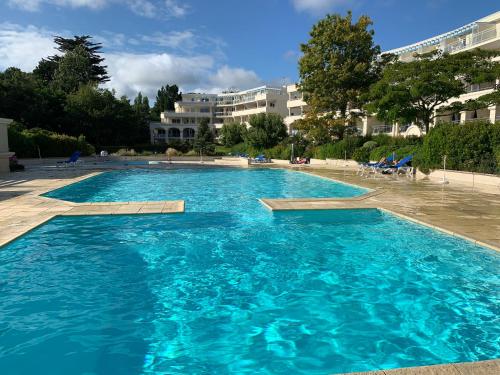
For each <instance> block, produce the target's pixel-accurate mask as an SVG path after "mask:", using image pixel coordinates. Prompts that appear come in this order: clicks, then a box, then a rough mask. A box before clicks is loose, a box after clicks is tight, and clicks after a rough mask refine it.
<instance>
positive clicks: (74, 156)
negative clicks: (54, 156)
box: [57, 151, 82, 167]
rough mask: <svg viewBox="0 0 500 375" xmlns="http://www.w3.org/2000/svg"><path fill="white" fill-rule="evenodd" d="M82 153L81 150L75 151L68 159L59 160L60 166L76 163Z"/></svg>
mask: <svg viewBox="0 0 500 375" xmlns="http://www.w3.org/2000/svg"><path fill="white" fill-rule="evenodd" d="M81 154H82V153H81V152H80V151H75V152H73V153H72V154H71V156H70V157H69V159H68V160H64V161H58V162H57V164H58V166H59V165H61V166H64V167H67V166H69V165H75V164H76V163H77V162H78V159H80V155H81Z"/></svg>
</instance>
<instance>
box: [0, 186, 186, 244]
mask: <svg viewBox="0 0 500 375" xmlns="http://www.w3.org/2000/svg"><path fill="white" fill-rule="evenodd" d="M32 200H33V201H32V202H31V204H33V203H35V202H34V201H36V202H37V203H36V204H34V205H33V206H31V207H33V208H21V207H19V206H17V207H16V208H15V209H13V210H12V215H11V216H10V217H9V218H8V219H9V220H8V224H7V226H8V231H4V232H2V233H0V247H2V246H4V245H6V244H8V243H9V242H12V241H14V240H15V239H16V238H18V237H20V236H22V235H24V234H26V233H28V232H30V231H32V230H33V229H35V228H37V227H39V226H40V225H42V224H44V223H46V222H47V221H49V220H51V219H53V218H54V217H56V216H90V215H147V214H175V213H183V212H184V208H185V204H184V201H183V200H175V201H158V202H99V203H74V202H66V201H60V200H58V199H52V198H47V197H43V196H37V197H32Z"/></svg>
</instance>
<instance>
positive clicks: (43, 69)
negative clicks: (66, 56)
mask: <svg viewBox="0 0 500 375" xmlns="http://www.w3.org/2000/svg"><path fill="white" fill-rule="evenodd" d="M58 66H59V63H58V62H56V61H53V60H48V59H41V60H40V62H39V63H38V65H37V66H36V68H35V69H34V70H33V75H34V76H35V77H36V78H37V79H39V80H40V81H42V82H43V83H44V84H48V83H50V82H52V81H53V80H54V75H55V73H56V70H57V67H58Z"/></svg>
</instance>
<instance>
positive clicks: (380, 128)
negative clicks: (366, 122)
mask: <svg viewBox="0 0 500 375" xmlns="http://www.w3.org/2000/svg"><path fill="white" fill-rule="evenodd" d="M382 133H392V125H377V126H374V127H373V129H372V134H382Z"/></svg>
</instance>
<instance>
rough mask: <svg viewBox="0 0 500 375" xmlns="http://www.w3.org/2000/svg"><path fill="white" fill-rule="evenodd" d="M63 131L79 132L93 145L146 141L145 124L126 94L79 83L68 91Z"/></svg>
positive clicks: (146, 131)
mask: <svg viewBox="0 0 500 375" xmlns="http://www.w3.org/2000/svg"><path fill="white" fill-rule="evenodd" d="M66 112H67V116H68V125H69V126H68V127H67V128H66V129H65V133H67V134H69V135H74V136H78V135H80V134H83V135H85V136H86V137H87V139H88V140H89V142H90V143H92V144H93V145H96V146H113V145H116V146H134V145H135V144H137V143H143V142H146V141H147V139H148V136H149V131H148V126H147V124H145V123H144V122H143V121H141V118H140V117H139V116H137V114H136V112H135V111H134V108H133V107H132V105H130V102H129V101H128V99H127V98H126V97H122V98H120V99H117V98H116V97H115V95H114V93H113V92H112V91H109V90H104V89H97V88H95V87H94V86H92V85H84V86H81V87H80V88H79V89H78V91H76V92H74V93H72V94H70V95H68V97H67V104H66Z"/></svg>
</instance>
